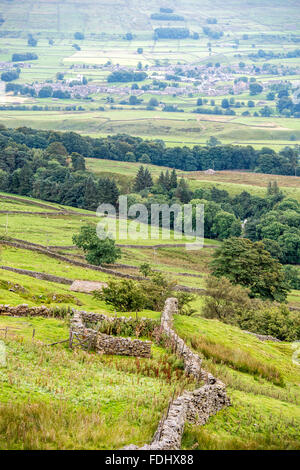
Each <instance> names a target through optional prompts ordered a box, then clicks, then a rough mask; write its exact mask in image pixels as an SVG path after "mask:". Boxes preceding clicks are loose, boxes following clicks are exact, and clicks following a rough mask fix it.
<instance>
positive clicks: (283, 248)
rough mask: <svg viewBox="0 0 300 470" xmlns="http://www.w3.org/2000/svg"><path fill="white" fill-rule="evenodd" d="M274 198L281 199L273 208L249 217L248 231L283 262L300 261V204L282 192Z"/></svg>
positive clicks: (296, 262)
mask: <svg viewBox="0 0 300 470" xmlns="http://www.w3.org/2000/svg"><path fill="white" fill-rule="evenodd" d="M273 199H274V201H275V200H276V199H277V201H278V202H277V203H276V204H274V205H273V207H271V208H270V210H268V211H265V212H261V214H260V215H259V212H257V213H256V214H254V215H252V216H251V217H250V218H249V220H248V221H247V224H246V227H245V235H246V236H247V237H248V238H249V239H250V240H253V241H257V240H262V241H263V243H264V245H265V247H266V249H267V250H268V251H269V252H270V253H271V254H272V256H273V257H274V258H275V259H278V260H279V261H280V262H281V263H284V264H300V204H299V203H298V201H296V200H295V199H292V198H284V197H283V195H282V194H281V193H280V192H279V193H278V194H277V195H275V196H273Z"/></svg>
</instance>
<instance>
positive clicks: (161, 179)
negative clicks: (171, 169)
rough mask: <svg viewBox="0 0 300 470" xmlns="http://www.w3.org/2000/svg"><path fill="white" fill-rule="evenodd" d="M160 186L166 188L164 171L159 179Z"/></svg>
mask: <svg viewBox="0 0 300 470" xmlns="http://www.w3.org/2000/svg"><path fill="white" fill-rule="evenodd" d="M157 182H158V184H160V185H161V187H162V188H164V187H165V175H164V172H163V171H162V172H161V173H160V175H159V178H158V181H157Z"/></svg>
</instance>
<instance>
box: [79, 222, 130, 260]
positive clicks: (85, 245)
mask: <svg viewBox="0 0 300 470" xmlns="http://www.w3.org/2000/svg"><path fill="white" fill-rule="evenodd" d="M72 240H73V243H74V244H75V245H76V246H77V247H78V248H81V249H82V250H83V251H84V253H85V255H86V256H85V257H86V260H87V262H88V263H90V264H94V265H96V266H100V265H102V264H112V263H115V261H116V260H117V259H118V258H120V257H121V250H120V248H118V247H116V245H115V241H114V240H112V239H110V238H105V239H104V240H100V239H99V238H98V236H97V233H96V227H95V226H92V225H85V226H82V227H81V228H80V232H79V234H78V235H73V239H72Z"/></svg>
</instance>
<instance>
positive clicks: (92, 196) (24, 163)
mask: <svg viewBox="0 0 300 470" xmlns="http://www.w3.org/2000/svg"><path fill="white" fill-rule="evenodd" d="M0 141H1V142H0V148H1V162H0V190H2V191H9V192H11V193H15V194H21V195H24V196H33V197H36V198H39V199H43V200H46V201H53V202H57V203H60V204H64V205H69V206H74V207H82V208H85V209H88V210H95V209H96V208H97V207H98V205H99V204H101V203H102V202H104V203H111V204H114V205H115V206H116V204H117V200H118V197H119V190H118V188H117V185H116V183H115V181H114V180H113V179H109V178H95V177H94V176H93V175H92V174H89V173H88V172H87V171H86V168H85V160H84V157H82V155H80V154H78V153H76V152H72V153H68V152H67V150H66V148H65V146H64V145H63V144H62V143H60V142H55V141H52V142H51V143H49V145H48V146H47V147H46V148H45V149H44V150H42V149H34V148H33V149H30V148H28V147H27V146H26V145H24V144H22V143H15V142H13V141H9V142H8V143H5V140H4V139H0Z"/></svg>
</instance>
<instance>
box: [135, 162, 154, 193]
mask: <svg viewBox="0 0 300 470" xmlns="http://www.w3.org/2000/svg"><path fill="white" fill-rule="evenodd" d="M151 186H153V181H152V176H151V173H150V171H149V170H148V168H146V169H144V167H143V166H140V168H139V170H138V172H137V175H136V177H135V180H134V185H133V188H134V191H135V192H137V193H138V192H140V191H142V190H143V189H146V188H151Z"/></svg>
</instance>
